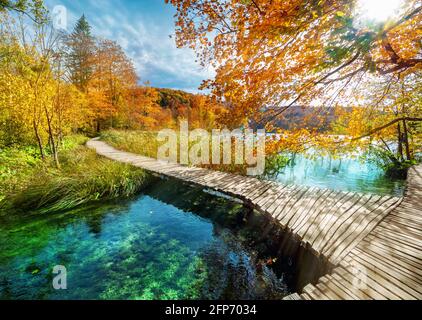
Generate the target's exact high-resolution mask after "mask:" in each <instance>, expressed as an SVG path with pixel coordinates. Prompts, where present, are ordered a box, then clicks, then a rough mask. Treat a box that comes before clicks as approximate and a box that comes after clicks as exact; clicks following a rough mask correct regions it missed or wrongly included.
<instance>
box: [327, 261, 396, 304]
mask: <svg viewBox="0 0 422 320" xmlns="http://www.w3.org/2000/svg"><path fill="white" fill-rule="evenodd" d="M349 268H350V267H349ZM349 268H348V269H349ZM348 269H346V268H344V267H338V268H336V269H335V270H334V273H335V274H337V275H338V276H340V277H341V278H343V279H345V280H347V281H348V282H349V283H350V287H349V288H350V289H353V290H354V292H362V294H364V295H365V296H367V297H369V298H368V299H371V300H398V299H400V297H399V296H398V295H395V294H394V293H392V292H390V291H389V290H387V289H386V288H384V287H383V286H381V285H380V284H379V283H378V282H376V281H374V280H373V279H371V278H366V279H364V280H365V284H366V287H356V283H357V280H356V276H355V275H354V274H353V273H352V272H350V271H349V270H348ZM368 299H365V300H368Z"/></svg>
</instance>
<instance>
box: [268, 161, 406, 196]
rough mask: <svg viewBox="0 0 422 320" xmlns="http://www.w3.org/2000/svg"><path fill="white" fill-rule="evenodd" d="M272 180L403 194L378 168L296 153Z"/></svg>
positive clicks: (397, 183)
mask: <svg viewBox="0 0 422 320" xmlns="http://www.w3.org/2000/svg"><path fill="white" fill-rule="evenodd" d="M275 179H276V180H277V181H280V182H282V183H285V184H297V185H305V186H311V187H319V188H328V189H333V190H343V191H355V192H362V193H374V194H379V195H396V196H402V195H403V192H404V184H405V181H403V180H391V179H389V178H388V177H386V176H385V174H384V172H383V171H382V170H381V169H380V168H378V167H377V166H375V165H374V164H371V163H368V162H363V161H361V160H359V159H358V158H357V157H355V158H351V157H348V158H346V157H343V158H337V159H335V158H333V157H330V156H320V157H316V158H309V157H305V156H303V155H300V154H298V155H295V156H294V158H293V161H292V162H291V163H290V164H289V165H287V166H286V167H285V168H282V169H280V170H279V172H278V174H277V176H276V177H275Z"/></svg>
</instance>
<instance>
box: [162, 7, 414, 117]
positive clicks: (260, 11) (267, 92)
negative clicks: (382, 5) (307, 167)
mask: <svg viewBox="0 0 422 320" xmlns="http://www.w3.org/2000/svg"><path fill="white" fill-rule="evenodd" d="M168 2H171V3H172V4H173V5H174V6H175V7H176V8H177V21H176V27H177V29H176V32H177V43H178V45H179V46H190V47H192V48H196V49H197V51H198V53H199V56H200V58H201V61H202V63H203V64H206V63H213V64H214V65H215V66H216V67H217V76H216V79H215V80H213V81H209V82H207V83H206V85H207V86H209V87H210V88H211V89H213V93H214V94H215V95H216V96H218V97H220V98H224V99H226V100H228V101H232V102H233V103H234V104H235V106H234V108H242V109H243V113H244V114H245V115H246V116H249V115H251V113H250V110H251V109H252V111H253V113H256V111H259V110H260V108H262V107H263V106H277V108H278V110H277V111H275V113H274V116H276V115H277V114H279V113H282V112H284V111H285V110H286V109H288V108H289V107H290V106H292V105H295V104H302V105H308V104H309V103H310V102H312V101H314V100H315V99H316V97H320V96H321V95H322V93H331V94H332V90H334V91H337V90H341V89H342V87H343V86H347V84H350V83H351V82H353V81H355V80H358V79H359V78H361V77H362V76H364V75H367V74H371V75H374V76H384V75H390V74H394V75H399V74H401V75H404V74H408V73H412V72H414V71H415V70H417V69H419V68H420V66H421V62H422V59H421V58H420V56H419V53H420V34H419V33H418V32H417V28H415V26H417V25H420V23H421V21H422V17H421V14H420V12H421V6H420V4H419V3H418V1H411V0H408V1H406V2H405V4H404V5H403V8H402V9H401V10H400V15H399V16H398V17H396V18H395V19H394V20H388V21H385V22H381V23H378V24H368V25H365V26H360V25H359V24H358V23H357V22H356V21H357V18H356V15H357V13H356V11H357V6H358V3H359V1H349V0H348V1H344V0H338V1H327V0H322V1H302V0H296V1H281V0H275V1H262V0H255V1H251V0H246V1H245V0H231V1H214V0H205V1H197V0H192V1H181V0H171V1H168Z"/></svg>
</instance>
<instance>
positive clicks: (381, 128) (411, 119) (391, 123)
mask: <svg viewBox="0 0 422 320" xmlns="http://www.w3.org/2000/svg"><path fill="white" fill-rule="evenodd" d="M401 121H410V122H419V121H422V118H411V117H404V118H398V119H395V120H393V121H391V122H389V123H387V124H385V125H383V126H382V127H378V128H376V129H374V130H371V131H370V132H368V133H366V134H364V135H362V136H360V137H358V138H353V139H352V141H358V140H361V139H363V138H367V137H370V136H372V135H373V134H375V133H377V132H380V131H382V130H384V129H387V128H389V127H391V126H392V125H395V124H396V123H397V122H401Z"/></svg>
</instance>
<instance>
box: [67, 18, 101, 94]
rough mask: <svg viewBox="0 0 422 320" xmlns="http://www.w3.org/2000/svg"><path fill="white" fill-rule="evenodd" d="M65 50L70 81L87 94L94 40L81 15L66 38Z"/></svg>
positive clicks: (87, 24)
mask: <svg viewBox="0 0 422 320" xmlns="http://www.w3.org/2000/svg"><path fill="white" fill-rule="evenodd" d="M66 48H67V50H66V51H67V52H66V58H67V59H66V67H67V69H68V72H69V78H70V81H71V82H72V83H73V84H74V85H76V87H78V88H79V90H81V91H82V92H87V88H88V83H89V81H90V79H91V77H92V72H93V63H94V61H93V60H94V57H93V55H94V50H95V40H94V38H93V36H92V35H91V26H90V25H89V23H88V21H87V20H86V18H85V15H82V17H81V18H80V19H79V20H78V21H77V23H76V25H75V28H74V30H73V32H72V33H71V34H70V35H68V36H67V37H66Z"/></svg>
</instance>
